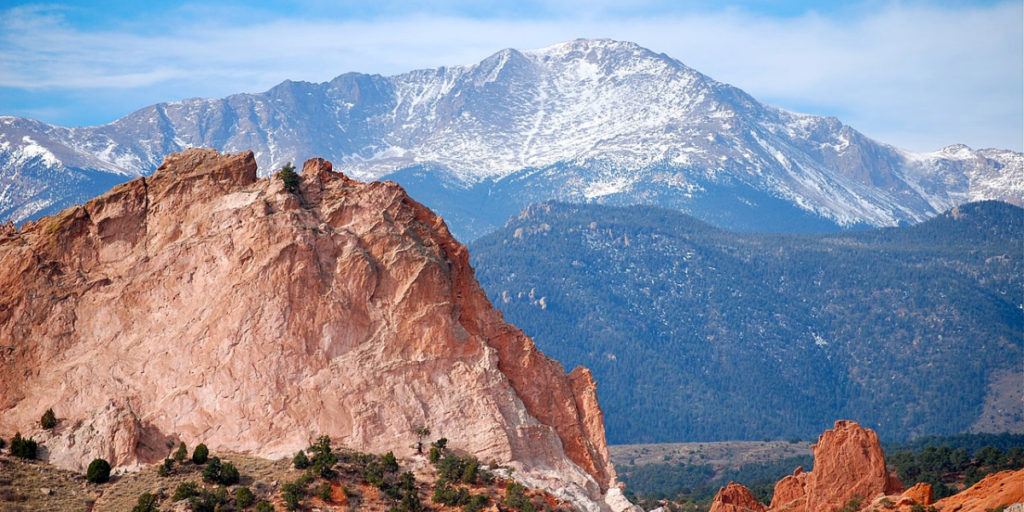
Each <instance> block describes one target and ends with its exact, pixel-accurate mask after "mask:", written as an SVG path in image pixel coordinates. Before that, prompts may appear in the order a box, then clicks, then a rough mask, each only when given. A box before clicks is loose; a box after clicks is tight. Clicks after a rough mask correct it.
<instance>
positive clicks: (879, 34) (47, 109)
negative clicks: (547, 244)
mask: <svg viewBox="0 0 1024 512" xmlns="http://www.w3.org/2000/svg"><path fill="white" fill-rule="evenodd" d="M579 37H588V38H600V37H607V38H612V39H620V40H626V41H633V42H636V43H638V44H640V45H642V46H645V47H647V48H650V49H651V50H654V51H656V52H659V53H665V54H668V55H669V56H671V57H674V58H676V59H679V60H680V61H682V62H683V63H685V64H687V65H689V66H691V67H693V68H695V69H697V70H698V71H701V72H703V73H705V74H707V75H709V76H711V77H712V78H715V79H717V80H719V81H722V82H727V83H730V84H732V85H735V86H737V87H740V88H741V89H744V90H745V91H747V92H748V93H750V94H751V95H753V96H754V97H755V98H757V99H759V100H761V101H762V102H765V103H769V104H772V105H776V106H780V107H783V108H787V109H790V110H795V111H799V112H806V113H812V114H820V115H831V116H836V117H838V118H839V119H840V120H842V121H843V122H845V123H847V124H849V125H851V126H853V127H854V128H856V129H858V130H860V131H862V132H864V133H866V134H867V135H868V136H871V137H873V138H876V139H878V140H881V141H883V142H888V143H891V144H895V145H897V146H899V147H902V148H905V149H911V150H916V151H931V150H935V149H938V148H940V147H942V146H945V145H948V144H953V143H965V144H968V145H970V146H971V147H975V148H982V147H998V148H1008V149H1014V150H1017V151H1021V150H1024V3H1022V2H1021V1H1020V0H1016V1H1009V2H999V1H978V2H968V1H915V2H893V1H872V0H862V1H838V2H809V1H792V2H769V1H762V0H747V1H740V2H723V1H712V0H696V1H689V2H687V1H672V0H640V1H635V2H624V1H622V0H618V1H610V0H528V1H519V2H495V1H480V0H477V1H471V0H462V1H437V0H423V1H420V2H405V1H396V0H377V1H374V2H369V1H361V2H346V1H328V0H294V1H290V2H269V1H266V2H221V1H215V0H209V1H203V2H194V3H190V2H164V1H149V2H124V1H123V0H121V1H108V0H91V1H88V2H85V1H81V2H79V1H73V2H61V1H60V0H57V1H56V2H47V3H36V2H18V1H14V2H10V1H8V2H5V3H4V7H0V115H15V116H23V117H31V118H35V119H39V120H41V121H45V122H49V123H54V124H60V125H66V126H82V125H94V124H103V123H107V122H111V121H113V120H115V119H117V118H119V117H121V116H123V115H125V114H128V113H129V112H131V111H133V110H136V109H138V108H141V107H144V106H146V105H149V104H152V103H157V102H161V101H174V100H178V99H183V98H190V97H222V96H226V95H228V94H231V93H236V92H260V91H264V90H266V89H268V88H270V87H272V86H274V85H276V84H278V83H280V82H282V81H283V80H286V79H290V80H305V81H311V82H322V81H326V80H330V79H331V78H333V77H335V76H337V75H340V74H342V73H345V72H349V71H358V72H364V73H380V74H384V75H390V74H397V73H402V72H405V71H409V70H412V69H420V68H427V67H438V66H444V65H453V64H473V63H475V62H478V61H480V60H482V59H483V58H485V57H487V56H488V55H490V54H492V53H494V52H497V51H498V50H501V49H503V48H509V47H511V48H521V49H526V48H537V47H542V46H547V45H549V44H553V43H557V42H561V41H567V40H571V39H576V38H579Z"/></svg>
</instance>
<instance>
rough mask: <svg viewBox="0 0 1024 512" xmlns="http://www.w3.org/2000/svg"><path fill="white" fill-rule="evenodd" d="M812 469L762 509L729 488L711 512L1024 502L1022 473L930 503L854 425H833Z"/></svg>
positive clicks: (926, 490)
mask: <svg viewBox="0 0 1024 512" xmlns="http://www.w3.org/2000/svg"><path fill="white" fill-rule="evenodd" d="M813 449H814V470H813V471H810V472H803V471H802V468H797V469H796V471H794V473H793V475H792V476H787V477H786V478H783V479H782V480H780V481H779V483H778V484H776V486H775V493H774V497H773V498H772V502H771V505H770V506H768V507H765V506H764V505H763V504H761V503H758V502H757V500H755V499H754V498H753V495H752V494H751V493H750V491H749V490H748V489H746V488H745V487H743V486H742V485H740V484H736V483H730V484H729V486H728V487H724V488H722V490H721V491H720V492H719V493H718V495H717V496H716V497H715V501H714V503H713V504H712V506H711V511H712V512H718V511H721V512H765V511H767V512H837V511H844V512H845V511H850V512H858V511H875V510H896V511H899V512H910V511H912V510H915V509H917V508H918V507H924V506H930V507H934V509H936V510H938V511H940V512H958V511H967V510H977V511H981V510H995V509H996V507H999V506H1006V505H1011V504H1014V503H1021V502H1024V470H1019V471H1004V472H1002V473H996V474H992V475H989V476H988V477H986V478H985V479H984V480H982V481H981V482H978V483H977V484H975V485H974V486H972V487H970V488H968V489H966V490H965V491H963V492H961V493H960V494H957V495H955V496H951V497H949V498H945V499H942V500H939V501H938V502H935V503H934V505H933V504H932V489H931V486H929V485H928V484H918V485H915V486H914V487H912V488H910V489H908V490H906V491H904V489H903V484H902V483H901V482H900V481H899V479H898V478H896V476H895V475H892V474H890V473H889V472H888V471H887V469H886V466H885V458H884V456H883V454H882V447H881V445H880V444H879V442H878V436H877V435H876V434H875V432H874V431H873V430H871V429H865V428H862V427H861V426H860V425H858V424H856V423H855V422H852V421H837V422H836V424H835V427H834V428H833V429H831V430H827V431H825V433H824V434H822V435H821V436H820V437H819V438H818V443H817V444H815V445H814V448H813Z"/></svg>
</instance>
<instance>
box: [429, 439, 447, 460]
mask: <svg viewBox="0 0 1024 512" xmlns="http://www.w3.org/2000/svg"><path fill="white" fill-rule="evenodd" d="M447 446H448V438H446V437H442V438H441V439H438V440H437V441H435V442H433V443H430V456H429V459H430V463H431V464H437V462H438V461H439V460H441V456H442V455H444V449H445V447H447Z"/></svg>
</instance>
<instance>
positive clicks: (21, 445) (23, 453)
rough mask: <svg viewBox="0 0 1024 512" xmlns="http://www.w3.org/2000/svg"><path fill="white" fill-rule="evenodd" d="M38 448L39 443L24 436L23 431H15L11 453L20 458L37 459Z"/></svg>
mask: <svg viewBox="0 0 1024 512" xmlns="http://www.w3.org/2000/svg"><path fill="white" fill-rule="evenodd" d="M38 448H39V445H37V444H36V442H35V441H33V440H31V439H25V438H22V437H21V432H17V433H15V434H14V438H13V439H11V455H13V456H15V457H18V458H19V459H29V460H32V459H35V458H36V450H38Z"/></svg>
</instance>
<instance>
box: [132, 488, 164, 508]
mask: <svg viewBox="0 0 1024 512" xmlns="http://www.w3.org/2000/svg"><path fill="white" fill-rule="evenodd" d="M158 499H159V498H158V497H157V495H156V494H153V493H149V492H146V493H142V494H141V495H140V496H139V501H137V502H136V503H135V506H134V507H132V512H157V508H156V502H157V500H158Z"/></svg>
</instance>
